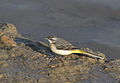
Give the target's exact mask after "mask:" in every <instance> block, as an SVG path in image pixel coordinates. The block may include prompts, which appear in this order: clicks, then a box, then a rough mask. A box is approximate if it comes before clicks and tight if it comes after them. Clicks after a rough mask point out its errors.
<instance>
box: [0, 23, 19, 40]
mask: <svg viewBox="0 0 120 83" xmlns="http://www.w3.org/2000/svg"><path fill="white" fill-rule="evenodd" d="M0 32H2V33H3V34H4V35H6V36H7V37H9V38H16V37H17V36H18V35H19V34H18V32H17V30H16V27H15V26H14V25H13V24H8V23H2V24H0Z"/></svg>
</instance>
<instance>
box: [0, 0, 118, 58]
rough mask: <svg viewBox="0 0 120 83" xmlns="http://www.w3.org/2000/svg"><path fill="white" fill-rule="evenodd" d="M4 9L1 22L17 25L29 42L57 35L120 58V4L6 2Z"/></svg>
mask: <svg viewBox="0 0 120 83" xmlns="http://www.w3.org/2000/svg"><path fill="white" fill-rule="evenodd" d="M0 9H1V10H0V11H1V13H0V22H2V23H3V22H9V23H13V24H14V25H15V26H16V27H17V29H18V31H19V33H21V34H22V35H24V36H26V37H28V38H31V39H33V40H36V41H39V40H42V41H44V40H43V38H44V37H46V36H48V35H56V36H59V37H62V38H64V39H65V40H68V41H70V42H73V44H75V45H76V46H77V47H89V48H91V49H93V50H95V51H100V52H103V53H105V54H106V56H107V58H108V59H116V58H120V56H119V54H120V51H119V50H120V42H119V41H120V38H119V36H120V27H119V26H120V1H119V0H109V1H108V0H106V1H104V0H97V1H96V0H91V1H89V0H74V1H73V0H69V1H68V0H44V1H43V0H20V1H16V0H12V1H9V0H3V1H0Z"/></svg>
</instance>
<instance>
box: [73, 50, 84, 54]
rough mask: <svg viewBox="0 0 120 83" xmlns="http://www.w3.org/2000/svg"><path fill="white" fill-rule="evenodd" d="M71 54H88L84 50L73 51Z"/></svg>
mask: <svg viewBox="0 0 120 83" xmlns="http://www.w3.org/2000/svg"><path fill="white" fill-rule="evenodd" d="M71 53H80V54H84V53H86V52H85V51H83V50H79V49H77V50H71Z"/></svg>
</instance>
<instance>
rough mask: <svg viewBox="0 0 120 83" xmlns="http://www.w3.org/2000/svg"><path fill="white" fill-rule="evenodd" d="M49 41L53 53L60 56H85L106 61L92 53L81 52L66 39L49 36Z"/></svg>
mask: <svg viewBox="0 0 120 83" xmlns="http://www.w3.org/2000/svg"><path fill="white" fill-rule="evenodd" d="M45 39H47V40H48V41H49V46H50V49H51V51H52V52H54V53H56V54H59V55H70V54H77V53H78V54H84V55H87V56H90V57H93V58H97V59H104V58H103V57H100V56H96V55H94V54H91V53H87V52H85V51H84V50H80V49H77V48H75V47H74V46H73V45H72V44H70V43H69V42H67V41H66V40H64V39H61V38H58V37H55V36H49V37H47V38H45Z"/></svg>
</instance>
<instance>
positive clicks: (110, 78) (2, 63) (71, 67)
mask: <svg viewBox="0 0 120 83" xmlns="http://www.w3.org/2000/svg"><path fill="white" fill-rule="evenodd" d="M81 49H84V50H86V51H90V52H92V53H95V54H97V55H98V56H102V57H105V55H104V54H103V53H100V52H93V51H92V50H90V49H89V48H81ZM98 81H99V83H119V82H120V59H117V60H110V61H104V60H96V59H93V58H90V57H87V56H84V55H69V56H60V55H56V54H54V53H52V52H51V51H50V49H49V47H46V46H45V45H44V44H43V43H41V42H35V41H33V40H29V39H27V38H24V37H23V36H21V35H20V34H19V33H18V32H17V30H16V27H15V26H14V25H13V24H5V23H3V24H0V83H89V82H93V83H97V82H98Z"/></svg>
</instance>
